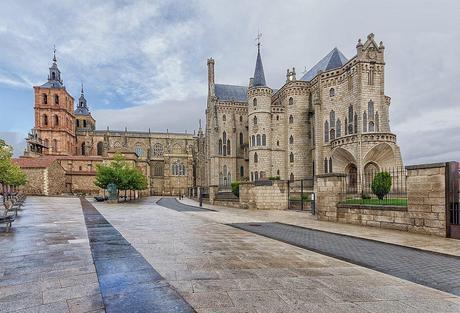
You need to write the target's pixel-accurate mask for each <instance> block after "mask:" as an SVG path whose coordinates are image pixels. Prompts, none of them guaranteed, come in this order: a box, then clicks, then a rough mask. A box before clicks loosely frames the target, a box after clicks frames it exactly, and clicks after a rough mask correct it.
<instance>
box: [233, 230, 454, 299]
mask: <svg viewBox="0 0 460 313" xmlns="http://www.w3.org/2000/svg"><path fill="white" fill-rule="evenodd" d="M229 225H231V226H233V227H236V228H239V229H242V230H245V231H249V232H252V233H255V234H258V235H262V236H266V237H268V238H272V239H276V240H281V241H283V242H286V243H289V244H293V245H296V246H298V247H302V248H305V249H309V250H312V251H316V252H319V253H322V254H325V255H328V256H332V257H334V258H339V259H342V260H345V261H348V262H352V263H354V264H358V265H361V266H365V267H368V268H371V269H374V270H377V271H380V272H383V273H386V274H390V275H393V276H396V277H399V278H402V279H406V280H409V281H412V282H415V283H418V284H422V285H425V286H428V287H432V288H435V289H439V290H442V291H445V292H449V293H452V294H454V295H457V296H460V257H455V256H451V255H443V254H439V253H433V252H428V251H423V250H416V249H413V248H407V247H402V246H397V245H392V244H387V243H382V242H377V241H372V240H367V239H361V238H356V237H350V236H344V235H339V234H334V233H329V232H324V231H318V230H314V229H308V228H301V227H297V226H292V225H287V224H280V223H239V224H229Z"/></svg>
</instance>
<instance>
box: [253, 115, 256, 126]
mask: <svg viewBox="0 0 460 313" xmlns="http://www.w3.org/2000/svg"><path fill="white" fill-rule="evenodd" d="M252 120H253V122H254V125H257V116H254V118H253V119H252Z"/></svg>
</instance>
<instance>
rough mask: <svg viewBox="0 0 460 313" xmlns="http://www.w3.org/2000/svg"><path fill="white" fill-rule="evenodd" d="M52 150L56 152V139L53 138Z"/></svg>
mask: <svg viewBox="0 0 460 313" xmlns="http://www.w3.org/2000/svg"><path fill="white" fill-rule="evenodd" d="M53 152H58V141H57V140H56V139H53Z"/></svg>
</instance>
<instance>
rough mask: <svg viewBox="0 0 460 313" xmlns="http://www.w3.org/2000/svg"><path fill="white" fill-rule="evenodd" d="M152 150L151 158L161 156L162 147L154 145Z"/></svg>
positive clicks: (159, 144) (157, 144)
mask: <svg viewBox="0 0 460 313" xmlns="http://www.w3.org/2000/svg"><path fill="white" fill-rule="evenodd" d="M221 145H222V144H221ZM152 150H153V156H156V157H158V156H162V155H163V146H162V145H161V143H156V144H154V145H153V149H152Z"/></svg>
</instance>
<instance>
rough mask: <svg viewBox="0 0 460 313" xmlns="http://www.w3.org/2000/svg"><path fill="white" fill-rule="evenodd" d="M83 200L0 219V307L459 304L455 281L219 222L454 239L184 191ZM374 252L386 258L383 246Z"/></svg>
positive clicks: (448, 249)
mask: <svg viewBox="0 0 460 313" xmlns="http://www.w3.org/2000/svg"><path fill="white" fill-rule="evenodd" d="M88 200H89V201H87V200H84V199H83V200H80V199H78V198H58V197H55V198H51V197H49V198H47V197H29V198H27V200H26V203H25V206H24V209H23V210H22V211H21V212H20V214H19V217H18V219H17V221H16V222H15V223H14V224H13V229H12V230H11V231H10V232H9V233H6V232H4V230H3V228H2V229H1V231H2V232H0V244H1V245H2V249H1V250H0V254H1V258H0V312H104V311H106V312H193V311H196V312H203V313H204V312H206V313H209V312H212V313H219V312H222V313H236V312H238V313H240V312H242V313H245V312H246V313H258V312H263V313H271V312H280V313H281V312H460V298H459V297H457V296H456V295H455V294H454V293H455V292H454V293H450V292H444V291H441V290H438V289H440V288H437V289H436V288H430V287H427V286H423V285H421V284H416V283H414V282H411V281H409V280H405V279H401V278H398V277H396V276H397V275H396V274H395V275H396V276H392V275H388V274H385V273H381V272H378V271H376V270H372V269H369V268H366V267H362V266H359V265H356V264H354V263H349V262H345V261H343V260H340V259H338V258H333V257H330V256H327V255H325V254H321V253H317V252H313V251H310V250H308V249H305V248H301V247H298V246H296V245H293V244H289V243H286V242H283V241H282V240H284V241H288V240H285V238H284V239H283V238H277V239H271V238H268V237H266V234H263V235H264V236H261V235H258V234H256V233H255V232H256V231H254V230H251V229H249V231H247V230H243V229H239V228H236V227H233V226H231V225H228V224H234V223H241V224H245V225H249V226H248V227H253V228H260V227H263V226H256V225H269V224H273V222H279V223H286V224H293V225H298V226H302V227H307V228H309V229H317V230H328V231H331V232H335V233H338V234H346V235H349V236H356V237H362V238H368V239H374V240H379V241H383V242H387V243H391V244H397V245H402V246H409V247H414V248H418V249H423V250H426V252H424V253H426V254H427V256H430V253H431V252H429V251H435V252H438V253H443V254H450V255H451V256H449V257H447V256H444V255H439V254H437V255H435V254H432V256H433V257H434V256H437V257H441V258H449V259H451V260H453V262H455V261H457V262H458V263H460V258H458V255H459V253H460V243H459V242H458V241H455V240H449V239H442V238H433V237H428V236H422V235H415V234H407V233H403V232H398V231H391V230H381V229H369V228H364V227H357V226H352V225H341V224H332V223H325V222H318V221H316V220H314V218H312V217H310V216H309V214H308V213H303V212H292V211H289V212H286V211H283V212H279V211H245V210H239V209H229V208H218V207H213V206H205V208H207V209H212V210H214V211H211V210H200V209H197V208H190V207H187V205H196V203H195V202H193V201H191V200H188V199H185V200H183V201H182V204H181V203H178V202H177V201H176V200H175V199H163V200H160V199H159V198H146V199H143V200H142V201H140V202H132V203H121V204H106V203H96V202H93V201H92V199H88ZM157 200H160V202H159V203H158V204H156V203H155V201H157ZM160 204H162V205H164V206H161V205H160ZM241 224H240V226H241ZM251 225H252V226H251ZM275 225H282V224H275ZM234 226H235V225H234ZM259 232H260V231H259ZM278 232H279V231H278ZM88 236H89V239H88ZM302 236H307V235H304V234H303V233H302V234H300V235H299V234H297V239H298V238H300V239H302ZM311 236H312V234H310V235H308V236H307V237H305V238H306V239H307V238H311ZM272 237H274V238H275V236H272ZM339 238H341V237H339ZM350 238H351V237H350ZM322 240H323V241H322V244H323V245H325V246H327V245H329V244H331V243H330V242H329V240H328V239H327V238H326V239H324V238H323V239H322ZM302 242H303V241H302ZM295 244H297V243H295ZM341 244H342V243H340V242H334V243H333V244H332V245H336V246H337V245H341ZM388 246H390V245H388ZM390 247H391V246H390ZM393 247H395V246H393ZM307 248H308V247H307ZM314 248H315V250H316V251H318V250H320V249H318V247H314ZM336 248H337V247H336ZM367 248H368V249H370V250H366V251H367V252H366V253H367V254H371V253H372V247H367ZM360 249H361V248H360V247H358V248H357V251H355V253H356V254H358V255H359V253H360V252H362V251H360ZM389 249H390V250H391V248H389ZM404 251H405V250H404V249H402V250H398V253H399V254H398V257H400V258H404V257H406V255H405V252H404ZM413 251H415V250H413ZM329 254H330V253H329ZM376 256H378V258H388V259H390V258H392V255H391V251H389V255H388V256H385V253H380V254H378V255H377V254H376ZM366 257H368V258H372V256H369V255H367V256H366ZM407 258H408V259H407V261H408V262H410V261H411V258H412V260H413V261H414V262H413V267H414V271H416V272H417V273H419V272H420V271H422V272H423V269H424V267H425V268H426V270H427V273H426V275H427V276H428V275H432V276H433V277H434V276H436V275H437V274H439V273H441V272H442V273H443V275H452V276H455V275H457V277H458V275H459V271H460V266H459V267H457V269H456V268H455V266H451V267H449V268H445V267H439V268H435V269H433V267H432V266H429V264H428V263H429V261H427V262H428V263H427V264H421V263H420V260H415V259H414V256H413V255H408V256H407ZM457 258H458V259H457ZM373 259H376V258H375V257H374V258H373ZM355 263H356V262H355ZM364 265H365V264H364ZM401 267H403V266H401ZM404 267H405V268H407V264H405V265H404ZM429 271H432V272H429ZM427 280H428V281H429V278H428V279H427ZM453 284H455V282H454V283H453ZM453 286H454V285H453ZM454 287H455V286H454Z"/></svg>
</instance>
